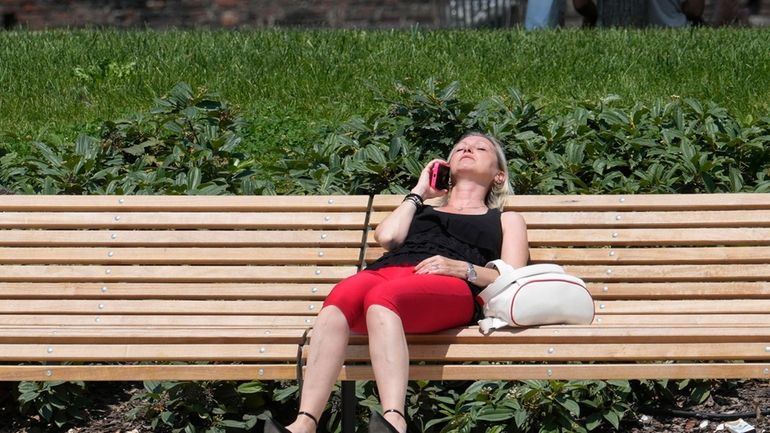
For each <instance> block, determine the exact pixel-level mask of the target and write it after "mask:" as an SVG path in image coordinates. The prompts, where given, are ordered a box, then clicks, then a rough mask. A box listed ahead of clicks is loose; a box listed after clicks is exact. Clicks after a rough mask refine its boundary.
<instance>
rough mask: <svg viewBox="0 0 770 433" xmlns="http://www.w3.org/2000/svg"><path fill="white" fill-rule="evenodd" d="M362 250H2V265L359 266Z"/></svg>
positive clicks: (285, 248) (0, 259) (330, 248)
mask: <svg viewBox="0 0 770 433" xmlns="http://www.w3.org/2000/svg"><path fill="white" fill-rule="evenodd" d="M359 256H360V249H358V248H333V247H324V248H318V247H313V248H289V247H275V248H167V247H161V248H88V247H84V248H64V247H48V248H44V247H36V248H24V247H18V248H2V247H0V264H65V265H66V264H81V265H85V264H104V265H107V264H119V265H127V264H130V265H172V264H177V265H297V264H304V265H310V264H318V265H353V266H356V265H358V262H359V260H360V257H359Z"/></svg>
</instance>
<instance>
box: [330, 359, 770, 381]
mask: <svg viewBox="0 0 770 433" xmlns="http://www.w3.org/2000/svg"><path fill="white" fill-rule="evenodd" d="M769 369H770V363H674V364H671V363H660V364H636V363H632V364H612V363H600V364H553V363H550V364H542V365H521V364H519V365H509V364H496V365H413V366H411V368H410V370H409V377H410V378H411V379H413V380H500V378H505V380H530V379H534V380H597V379H604V380H611V379H628V378H634V379H688V378H695V379H700V378H702V379H706V378H711V379H767V371H768V370H769ZM371 378H372V372H371V368H369V367H365V366H347V367H345V368H344V369H343V371H342V374H341V377H340V379H341V380H370V379H371Z"/></svg>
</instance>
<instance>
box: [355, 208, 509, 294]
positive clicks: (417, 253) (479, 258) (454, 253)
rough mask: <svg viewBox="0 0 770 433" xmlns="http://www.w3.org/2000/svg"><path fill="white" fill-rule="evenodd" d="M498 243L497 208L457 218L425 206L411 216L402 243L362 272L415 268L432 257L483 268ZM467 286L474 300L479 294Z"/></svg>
mask: <svg viewBox="0 0 770 433" xmlns="http://www.w3.org/2000/svg"><path fill="white" fill-rule="evenodd" d="M502 242H503V227H502V223H501V221H500V211H499V210H498V209H489V210H487V213H485V214H481V215H460V214H452V213H448V212H441V211H438V210H436V209H434V208H433V207H431V206H425V207H423V208H422V210H421V211H420V212H418V213H417V214H415V216H414V219H413V220H412V224H411V226H410V227H409V232H408V234H407V236H406V240H405V241H404V243H403V244H401V245H400V246H399V247H397V248H395V249H393V250H392V251H388V252H387V253H385V254H384V255H383V256H382V257H380V258H379V259H378V260H377V261H375V262H374V263H372V264H370V265H368V266H367V267H366V269H371V270H374V269H379V268H383V267H385V266H398V265H402V266H403V265H416V264H418V263H420V262H421V261H423V260H425V259H427V258H428V257H432V256H435V255H440V256H444V257H447V258H450V259H453V260H462V261H464V262H471V263H473V264H474V265H479V266H485V265H486V264H487V262H489V261H492V260H496V259H499V258H500V252H501V249H502ZM470 287H471V290H472V291H473V295H474V297H475V296H476V295H477V294H478V293H479V292H480V291H481V289H480V288H479V287H476V286H475V285H473V284H471V285H470Z"/></svg>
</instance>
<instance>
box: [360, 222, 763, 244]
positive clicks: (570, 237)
mask: <svg viewBox="0 0 770 433" xmlns="http://www.w3.org/2000/svg"><path fill="white" fill-rule="evenodd" d="M527 237H528V240H529V244H530V247H538V246H615V247H618V246H640V245H648V246H655V247H658V246H667V245H689V246H696V245H768V244H770V229H766V228H756V227H739V228H729V227H719V228H676V229H665V228H659V229H634V228H631V229H628V228H613V229H547V230H541V229H530V230H527ZM372 240H373V239H372Z"/></svg>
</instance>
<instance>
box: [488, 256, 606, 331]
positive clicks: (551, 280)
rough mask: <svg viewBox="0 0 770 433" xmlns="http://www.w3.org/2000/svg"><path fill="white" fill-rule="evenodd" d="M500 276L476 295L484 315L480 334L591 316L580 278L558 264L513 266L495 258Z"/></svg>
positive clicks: (582, 321)
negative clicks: (568, 272) (517, 267)
mask: <svg viewBox="0 0 770 433" xmlns="http://www.w3.org/2000/svg"><path fill="white" fill-rule="evenodd" d="M487 267H490V268H491V267H495V268H497V270H498V271H499V272H500V276H499V277H497V279H496V280H495V281H494V282H493V283H492V284H490V285H489V286H487V287H486V288H485V289H484V290H483V291H482V292H481V293H479V295H478V296H477V297H476V300H477V302H479V304H481V306H482V309H483V312H484V317H485V318H484V319H482V320H479V328H480V330H481V333H482V334H485V335H486V334H489V333H490V332H492V331H494V330H495V329H498V328H502V327H505V326H517V327H518V326H535V325H555V324H574V325H587V324H590V323H591V322H593V320H594V301H593V299H591V294H590V293H589V292H588V289H586V284H585V283H584V282H583V280H581V279H580V278H577V277H574V276H572V275H569V274H566V273H565V272H564V269H563V268H562V267H561V266H558V265H552V264H539V265H531V266H524V267H522V268H519V269H514V268H513V266H511V265H509V264H507V263H505V262H503V261H502V260H495V261H492V262H489V263H488V264H487Z"/></svg>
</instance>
